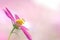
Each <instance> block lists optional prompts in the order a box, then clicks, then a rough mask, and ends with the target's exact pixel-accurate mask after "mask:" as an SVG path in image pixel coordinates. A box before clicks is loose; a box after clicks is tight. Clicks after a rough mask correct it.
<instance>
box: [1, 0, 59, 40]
mask: <svg viewBox="0 0 60 40" xmlns="http://www.w3.org/2000/svg"><path fill="white" fill-rule="evenodd" d="M59 2H60V0H0V40H8V36H9V32H10V31H11V29H12V23H11V21H10V19H9V18H8V17H7V16H6V15H5V13H4V12H3V9H4V8H5V7H7V8H8V9H9V10H10V11H11V12H12V14H17V15H19V17H22V18H24V19H25V20H26V21H27V22H29V24H30V27H27V28H28V29H29V30H30V33H31V35H32V38H33V40H60V12H59V11H60V5H59ZM21 34H22V33H20V35H21ZM13 37H14V36H13ZM11 40H13V39H11ZM15 40H16V39H15ZM19 40H20V39H19ZM21 40H26V39H25V38H24V35H23V34H22V35H21Z"/></svg>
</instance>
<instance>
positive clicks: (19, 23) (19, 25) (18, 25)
mask: <svg viewBox="0 0 60 40" xmlns="http://www.w3.org/2000/svg"><path fill="white" fill-rule="evenodd" d="M3 11H4V12H5V14H6V15H7V17H8V18H10V19H11V21H12V22H13V29H12V31H11V32H10V36H11V34H12V33H13V31H14V30H15V29H20V30H22V31H23V33H24V34H25V35H26V37H27V38H28V40H32V38H31V35H30V33H29V32H28V30H27V28H26V27H25V26H23V24H24V22H25V20H24V19H23V18H19V17H18V15H16V14H15V15H14V16H15V18H14V17H13V15H12V14H11V12H10V11H9V10H8V9H7V8H5V9H3ZM10 36H9V38H8V40H9V39H10Z"/></svg>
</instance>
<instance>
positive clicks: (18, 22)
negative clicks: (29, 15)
mask: <svg viewBox="0 0 60 40" xmlns="http://www.w3.org/2000/svg"><path fill="white" fill-rule="evenodd" d="M16 23H17V24H19V25H22V24H24V20H23V19H17V20H16Z"/></svg>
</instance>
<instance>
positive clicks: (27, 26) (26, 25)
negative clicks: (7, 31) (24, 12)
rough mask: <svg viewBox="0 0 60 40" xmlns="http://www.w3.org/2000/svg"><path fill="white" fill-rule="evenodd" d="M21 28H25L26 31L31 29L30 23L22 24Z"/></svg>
mask: <svg viewBox="0 0 60 40" xmlns="http://www.w3.org/2000/svg"><path fill="white" fill-rule="evenodd" d="M23 26H25V27H26V28H28V29H30V28H31V26H30V23H29V22H25V23H24V24H23Z"/></svg>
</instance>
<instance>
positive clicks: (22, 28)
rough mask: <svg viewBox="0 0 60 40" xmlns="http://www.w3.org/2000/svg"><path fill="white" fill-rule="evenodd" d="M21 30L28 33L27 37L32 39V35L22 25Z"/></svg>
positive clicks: (29, 39)
mask: <svg viewBox="0 0 60 40" xmlns="http://www.w3.org/2000/svg"><path fill="white" fill-rule="evenodd" d="M21 30H22V31H23V33H24V34H25V35H26V37H27V38H28V40H32V38H31V35H30V34H29V33H28V31H27V30H26V29H25V28H24V26H22V27H21Z"/></svg>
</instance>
